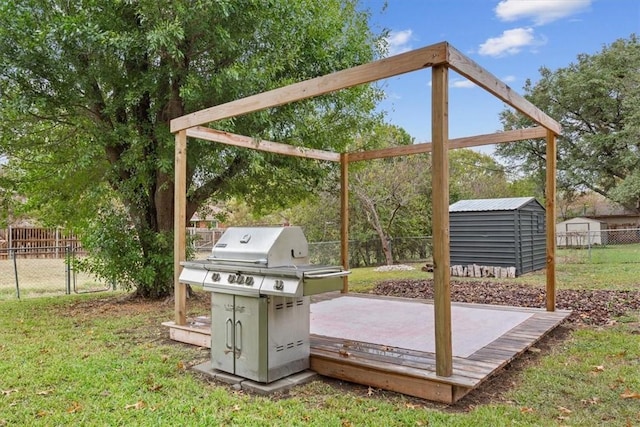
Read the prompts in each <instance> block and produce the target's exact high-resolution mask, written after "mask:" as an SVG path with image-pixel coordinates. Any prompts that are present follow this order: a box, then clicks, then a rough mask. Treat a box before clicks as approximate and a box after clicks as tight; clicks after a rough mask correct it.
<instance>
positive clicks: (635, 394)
mask: <svg viewBox="0 0 640 427" xmlns="http://www.w3.org/2000/svg"><path fill="white" fill-rule="evenodd" d="M620 397H621V398H623V399H640V393H638V392H637V391H631V390H629V389H626V390H625V391H624V393H622V394H621V395H620Z"/></svg>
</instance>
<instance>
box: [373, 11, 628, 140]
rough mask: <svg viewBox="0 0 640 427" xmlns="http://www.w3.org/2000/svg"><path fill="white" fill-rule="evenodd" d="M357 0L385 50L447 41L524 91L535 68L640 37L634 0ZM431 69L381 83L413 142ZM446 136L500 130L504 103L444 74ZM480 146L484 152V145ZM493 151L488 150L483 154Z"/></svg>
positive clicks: (424, 118) (424, 130) (425, 127)
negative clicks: (383, 37) (385, 35)
mask: <svg viewBox="0 0 640 427" xmlns="http://www.w3.org/2000/svg"><path fill="white" fill-rule="evenodd" d="M386 3H387V6H386V8H384V7H383V6H384V4H385V1H384V0H361V5H362V7H363V8H368V9H369V10H370V12H371V19H370V22H371V26H372V28H373V30H374V31H376V32H381V31H382V30H385V29H386V30H389V31H390V37H389V38H388V43H389V49H390V54H394V53H401V52H405V51H409V50H412V49H417V48H420V47H423V46H427V45H431V44H434V43H438V42H441V41H447V42H449V43H450V44H451V45H453V46H454V47H455V48H456V49H458V50H460V51H461V52H463V53H465V54H466V55H467V56H469V57H470V58H471V59H473V60H474V61H476V62H477V63H478V64H480V65H481V66H482V67H484V68H485V69H487V70H488V71H489V72H491V73H492V74H493V75H495V76H496V77H498V78H499V79H501V80H502V81H504V82H505V83H507V84H508V85H509V86H511V88H512V89H514V90H515V91H516V92H518V93H520V94H523V90H522V88H523V86H524V83H525V81H526V80H527V79H531V80H532V81H533V82H535V81H537V80H538V78H539V72H538V70H539V69H540V67H543V66H545V67H548V68H550V69H552V70H556V69H558V68H562V67H566V66H568V65H569V64H570V63H572V62H575V61H576V58H577V56H578V55H579V54H581V53H586V54H590V55H592V54H596V53H597V52H599V51H601V50H602V48H603V46H604V45H608V44H610V43H612V42H613V41H615V40H617V39H620V38H628V37H629V36H630V35H631V34H632V33H636V34H638V35H640V1H639V0H388V1H387V2H386ZM430 80H431V71H430V70H423V71H418V72H414V73H411V74H406V75H403V76H398V77H394V78H391V79H386V80H384V81H382V83H381V84H382V85H383V88H384V90H385V92H386V95H387V99H386V100H385V101H384V102H383V103H382V105H381V109H383V110H385V111H387V112H388V116H387V120H388V122H390V123H393V124H395V125H398V126H400V127H402V128H404V129H405V130H406V131H407V132H409V134H410V135H411V136H413V137H414V138H415V140H416V142H425V141H430V139H431V125H430V120H431V119H430V117H431V109H430V99H431V88H430ZM449 84H450V87H451V88H450V91H449V120H450V128H449V136H450V137H451V138H457V137H462V136H470V135H478V134H484V133H492V132H495V131H498V130H501V129H502V127H501V124H500V120H499V116H498V115H499V113H500V111H502V110H504V108H505V105H504V104H503V103H502V102H501V101H499V100H497V99H495V98H494V97H493V96H491V95H489V94H487V93H486V92H485V91H484V90H482V89H480V88H479V87H476V86H474V85H472V84H470V82H469V81H468V80H466V79H465V78H463V77H461V76H459V75H458V74H455V73H454V72H451V73H450V75H449ZM483 151H484V150H483ZM490 151H491V149H490V148H487V152H490Z"/></svg>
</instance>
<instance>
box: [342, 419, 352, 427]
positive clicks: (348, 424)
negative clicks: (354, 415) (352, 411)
mask: <svg viewBox="0 0 640 427" xmlns="http://www.w3.org/2000/svg"><path fill="white" fill-rule="evenodd" d="M352 425H353V424H351V421H349V420H342V427H351V426H352Z"/></svg>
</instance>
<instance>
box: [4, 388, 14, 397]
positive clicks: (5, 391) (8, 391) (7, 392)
mask: <svg viewBox="0 0 640 427" xmlns="http://www.w3.org/2000/svg"><path fill="white" fill-rule="evenodd" d="M17 392H18V389H17V388H14V389H11V390H1V391H0V394H2V395H3V396H9V395H10V394H11V393H17Z"/></svg>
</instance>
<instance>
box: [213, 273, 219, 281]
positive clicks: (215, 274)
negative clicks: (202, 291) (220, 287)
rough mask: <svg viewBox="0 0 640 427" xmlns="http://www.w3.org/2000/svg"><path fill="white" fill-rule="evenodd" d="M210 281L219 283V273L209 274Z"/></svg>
mask: <svg viewBox="0 0 640 427" xmlns="http://www.w3.org/2000/svg"><path fill="white" fill-rule="evenodd" d="M211 280H213V281H214V282H219V281H220V273H211Z"/></svg>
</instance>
